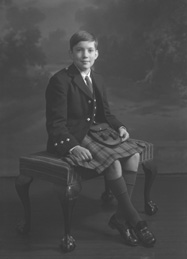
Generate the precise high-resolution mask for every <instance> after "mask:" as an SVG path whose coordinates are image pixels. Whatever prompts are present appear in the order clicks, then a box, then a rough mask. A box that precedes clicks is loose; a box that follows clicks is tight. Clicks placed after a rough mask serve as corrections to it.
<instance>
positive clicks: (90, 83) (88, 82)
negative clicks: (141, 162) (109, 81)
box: [85, 76, 93, 93]
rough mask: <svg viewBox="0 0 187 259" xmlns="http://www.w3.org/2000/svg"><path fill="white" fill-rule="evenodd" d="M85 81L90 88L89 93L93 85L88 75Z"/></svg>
mask: <svg viewBox="0 0 187 259" xmlns="http://www.w3.org/2000/svg"><path fill="white" fill-rule="evenodd" d="M85 81H86V84H87V86H88V88H89V89H90V91H91V93H93V85H92V82H91V80H90V78H89V77H88V76H86V77H85Z"/></svg>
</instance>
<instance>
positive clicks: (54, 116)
mask: <svg viewBox="0 0 187 259" xmlns="http://www.w3.org/2000/svg"><path fill="white" fill-rule="evenodd" d="M91 77H92V81H93V85H94V87H95V91H96V93H97V111H98V112H97V114H98V117H99V121H100V122H107V123H108V124H109V125H110V126H111V127H113V128H114V129H115V130H118V128H119V127H120V126H123V124H122V123H121V122H120V121H118V120H117V119H116V118H115V116H114V115H112V114H111V113H110V109H109V106H108V101H107V97H106V93H105V89H104V81H103V78H102V77H101V76H100V75H99V74H97V73H96V72H94V71H92V72H91ZM93 114H94V98H93V96H92V94H91V92H90V90H89V89H88V87H87V86H86V85H85V83H84V80H83V78H82V76H81V74H80V72H79V71H78V69H77V68H76V67H75V66H74V65H73V64H72V65H71V66H70V67H68V68H65V69H62V70H60V71H59V72H57V73H56V74H54V75H53V76H52V77H51V79H50V81H49V84H48V86H47V90H46V127H47V132H48V142H47V151H49V152H52V153H56V154H58V155H59V156H64V155H66V154H67V153H68V151H69V150H70V149H71V148H72V147H74V146H76V145H80V143H81V141H82V140H83V138H84V137H85V136H86V134H87V132H88V131H89V128H90V126H91V125H92V122H93Z"/></svg>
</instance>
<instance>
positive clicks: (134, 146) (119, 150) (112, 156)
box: [64, 135, 153, 174]
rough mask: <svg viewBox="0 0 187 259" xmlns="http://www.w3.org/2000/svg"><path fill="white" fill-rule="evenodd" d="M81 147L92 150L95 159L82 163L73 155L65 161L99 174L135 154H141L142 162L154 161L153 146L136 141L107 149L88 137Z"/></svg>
mask: <svg viewBox="0 0 187 259" xmlns="http://www.w3.org/2000/svg"><path fill="white" fill-rule="evenodd" d="M81 146H83V147H85V148H87V149H88V150H90V152H91V154H92V157H93V159H92V160H91V161H89V162H88V161H81V160H79V159H78V158H77V157H76V156H74V155H73V154H69V155H67V156H66V157H65V158H64V159H65V160H66V161H67V162H68V163H70V164H71V165H72V166H82V167H86V168H89V169H94V170H96V171H97V172H98V173H99V174H100V173H102V172H103V171H104V170H105V169H106V168H107V167H109V166H110V165H111V164H112V163H113V162H114V161H115V160H117V159H122V158H128V157H130V156H132V155H133V154H135V153H139V154H140V162H144V161H146V160H151V159H153V144H152V143H149V142H146V141H142V140H136V139H128V140H126V141H124V142H122V143H121V144H119V145H117V146H115V147H107V146H104V145H102V144H100V143H98V142H96V141H94V140H93V139H92V138H91V137H90V136H88V135H86V136H85V138H84V139H83V141H82V143H81Z"/></svg>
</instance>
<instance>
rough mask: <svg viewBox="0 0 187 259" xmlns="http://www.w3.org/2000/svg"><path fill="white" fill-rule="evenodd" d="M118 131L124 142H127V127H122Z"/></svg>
mask: <svg viewBox="0 0 187 259" xmlns="http://www.w3.org/2000/svg"><path fill="white" fill-rule="evenodd" d="M118 131H119V136H120V137H121V140H122V142H124V141H125V140H127V139H128V138H129V133H128V131H127V129H126V128H125V127H120V128H119V129H118Z"/></svg>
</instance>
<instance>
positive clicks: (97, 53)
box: [95, 50, 99, 59]
mask: <svg viewBox="0 0 187 259" xmlns="http://www.w3.org/2000/svg"><path fill="white" fill-rule="evenodd" d="M98 57H99V51H98V50H96V52H95V59H97V58H98Z"/></svg>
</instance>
